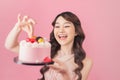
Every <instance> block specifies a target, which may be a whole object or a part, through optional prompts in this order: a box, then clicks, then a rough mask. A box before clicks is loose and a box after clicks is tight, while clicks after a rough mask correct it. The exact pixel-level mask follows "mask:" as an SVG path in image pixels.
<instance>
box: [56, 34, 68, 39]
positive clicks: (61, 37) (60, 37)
mask: <svg viewBox="0 0 120 80" xmlns="http://www.w3.org/2000/svg"><path fill="white" fill-rule="evenodd" d="M58 37H59V39H62V40H63V39H66V38H67V35H58Z"/></svg>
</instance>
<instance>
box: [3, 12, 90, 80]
mask: <svg viewBox="0 0 120 80" xmlns="http://www.w3.org/2000/svg"><path fill="white" fill-rule="evenodd" d="M34 24H35V22H34V20H33V19H30V18H28V17H26V16H24V17H23V19H22V18H21V17H20V16H18V22H17V23H16V25H15V27H14V28H13V29H12V31H11V32H10V33H9V35H8V37H7V39H6V44H5V46H6V48H7V49H9V50H11V51H13V52H17V53H18V51H19V43H18V40H17V39H18V36H19V34H20V32H21V30H24V31H25V32H27V33H28V35H29V37H31V36H33V35H34V34H33V25H34ZM52 25H53V30H52V32H51V34H50V43H51V45H52V46H51V58H52V59H53V61H54V62H55V63H54V64H53V65H49V66H44V67H43V68H42V69H41V73H42V74H43V77H42V79H41V80H87V77H88V74H89V72H90V70H91V67H92V60H91V59H90V58H89V57H88V56H86V53H85V51H84V49H83V48H82V43H83V41H84V38H85V35H84V32H83V30H82V27H81V23H80V20H79V19H78V17H77V16H76V15H75V14H73V13H71V12H63V13H60V14H59V15H57V16H56V18H55V20H54V21H53V23H52Z"/></svg>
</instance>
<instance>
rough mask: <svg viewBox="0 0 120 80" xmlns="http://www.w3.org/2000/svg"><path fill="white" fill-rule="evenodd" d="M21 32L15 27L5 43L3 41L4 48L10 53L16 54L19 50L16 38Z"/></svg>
mask: <svg viewBox="0 0 120 80" xmlns="http://www.w3.org/2000/svg"><path fill="white" fill-rule="evenodd" d="M20 32H21V30H20V29H19V28H17V26H15V27H14V28H13V29H12V30H11V31H10V32H9V34H8V36H7V38H6V41H5V47H6V48H7V49H9V50H10V51H13V52H17V53H18V50H19V42H18V36H19V34H20Z"/></svg>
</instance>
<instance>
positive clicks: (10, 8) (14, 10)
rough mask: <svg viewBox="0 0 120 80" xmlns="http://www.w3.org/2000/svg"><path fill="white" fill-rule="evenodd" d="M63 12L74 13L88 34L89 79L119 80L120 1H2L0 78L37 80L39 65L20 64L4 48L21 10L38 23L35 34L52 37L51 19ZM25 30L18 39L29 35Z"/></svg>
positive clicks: (86, 42) (0, 4)
mask: <svg viewBox="0 0 120 80" xmlns="http://www.w3.org/2000/svg"><path fill="white" fill-rule="evenodd" d="M63 11H71V12H73V13H75V14H76V15H77V16H78V17H79V18H80V20H81V23H82V27H83V29H84V32H85V34H86V39H85V41H84V44H83V46H84V49H85V50H86V53H87V55H89V56H90V57H91V58H92V59H93V61H94V65H93V68H92V70H91V72H90V75H89V78H88V80H120V76H119V74H120V62H119V61H120V0H19V1H18V0H0V39H1V40H0V80H37V78H39V77H40V73H39V69H40V66H25V65H18V64H16V63H14V62H13V58H14V57H16V56H17V54H14V53H12V52H10V51H8V50H6V49H5V47H4V42H5V38H6V36H7V34H8V33H9V31H10V30H11V29H12V28H13V26H14V24H15V23H16V21H17V15H18V13H21V14H22V15H29V16H30V17H32V18H34V19H35V20H36V22H37V24H36V25H35V31H36V32H35V34H36V35H41V36H45V37H46V38H48V39H49V33H50V32H51V30H52V26H51V22H52V21H53V19H54V18H55V16H56V15H57V14H59V13H61V12H63ZM26 37H27V36H26V34H25V33H22V34H21V35H20V38H19V39H22V38H26Z"/></svg>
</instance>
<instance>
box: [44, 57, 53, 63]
mask: <svg viewBox="0 0 120 80" xmlns="http://www.w3.org/2000/svg"><path fill="white" fill-rule="evenodd" d="M51 61H52V60H51V59H50V58H49V57H45V58H44V62H51Z"/></svg>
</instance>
